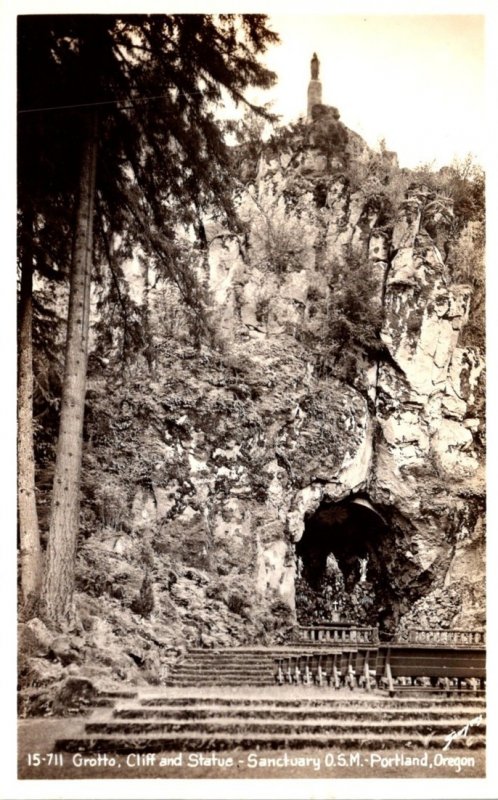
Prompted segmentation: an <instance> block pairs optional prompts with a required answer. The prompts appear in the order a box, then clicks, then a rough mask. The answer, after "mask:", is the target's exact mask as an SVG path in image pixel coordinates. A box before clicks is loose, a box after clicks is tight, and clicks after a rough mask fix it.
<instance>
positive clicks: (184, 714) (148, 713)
mask: <svg viewBox="0 0 498 800" xmlns="http://www.w3.org/2000/svg"><path fill="white" fill-rule="evenodd" d="M450 712H451V714H452V715H453V716H456V715H459V716H460V717H464V716H465V718H466V719H467V718H469V719H472V718H474V717H476V716H479V714H481V715H482V714H483V710H482V709H479V708H467V707H465V708H463V709H461V710H460V709H459V708H458V707H456V708H453V707H451V708H450V709H446V708H432V709H431V708H428V709H424V710H419V709H416V708H397V709H396V708H391V709H385V708H382V707H376V706H373V707H364V708H354V707H353V708H352V707H351V706H350V705H339V704H338V705H334V706H329V707H327V708H317V707H316V706H309V705H295V706H293V707H292V708H277V707H275V706H272V705H266V706H259V707H248V706H241V705H233V706H216V705H212V706H196V707H195V708H188V707H185V706H181V705H180V706H179V705H173V706H169V707H163V708H161V707H159V708H154V707H153V706H149V707H143V706H136V707H125V708H116V709H114V712H113V715H112V716H113V718H114V719H162V720H165V721H166V720H168V719H171V718H175V719H198V720H203V719H209V718H211V717H219V716H225V717H238V718H240V719H258V718H261V719H266V718H268V717H269V718H271V719H306V718H317V719H320V718H336V719H341V718H342V717H344V716H345V715H346V716H347V717H348V718H354V719H365V720H366V721H367V722H369V721H370V720H372V719H376V718H377V717H379V718H382V719H422V720H431V719H434V720H437V719H447V717H448V713H450Z"/></svg>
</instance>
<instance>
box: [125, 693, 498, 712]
mask: <svg viewBox="0 0 498 800" xmlns="http://www.w3.org/2000/svg"><path fill="white" fill-rule="evenodd" d="M278 688H279V687H275V689H278ZM296 688H299V690H300V691H302V692H306V691H311V687H310V689H307V688H306V687H296ZM265 691H266V690H265ZM319 691H320V692H321V691H323V690H319ZM339 691H340V690H339ZM341 698H342V699H343V700H344V699H346V698H347V704H348V707H349V708H352V707H353V706H355V707H361V706H363V707H365V708H372V707H374V706H377V707H379V706H380V707H382V708H385V709H391V708H419V709H421V710H422V709H425V708H444V709H448V708H451V709H452V710H453V709H455V708H456V707H458V709H462V708H471V709H476V710H482V709H484V708H485V705H486V704H485V701H484V699H483V698H478V697H477V698H475V697H474V698H465V699H461V700H459V699H451V698H450V699H448V698H446V697H445V698H440V697H413V696H411V697H386V696H385V695H380V694H379V695H368V694H366V693H362V694H354V693H352V694H351V695H350V694H349V692H348V693H347V694H340V693H339V692H337V693H335V690H334V689H331V690H330V692H327V690H325V691H324V694H323V696H322V695H321V694H320V696H316V695H315V697H304V696H301V697H292V698H285V697H283V698H276V697H275V696H274V694H272V696H271V697H269V696H267V697H252V696H245V697H244V696H241V695H240V694H238V693H237V694H234V695H233V696H232V697H229V696H227V695H220V694H218V695H213V696H212V697H203V696H198V697H195V696H193V695H185V696H172V695H167V694H166V695H161V694H151V695H150V696H142V697H139V700H138V702H139V703H140V705H141V706H171V705H181V706H186V707H188V706H195V707H196V708H200V707H202V706H203V705H204V706H205V707H208V708H210V707H211V706H212V705H220V706H232V705H234V704H235V705H244V706H254V707H258V706H265V705H272V706H273V707H278V708H289V707H294V706H299V705H300V704H302V703H305V704H306V705H309V706H317V707H319V708H323V707H324V706H326V705H333V706H336V705H337V703H338V702H339V701H340V699H341Z"/></svg>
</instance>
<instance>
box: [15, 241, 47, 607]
mask: <svg viewBox="0 0 498 800" xmlns="http://www.w3.org/2000/svg"><path fill="white" fill-rule="evenodd" d="M31 227H32V226H31ZM29 234H31V235H32V230H30V231H29ZM32 290H33V260H32V257H31V254H30V253H29V252H27V253H23V257H22V272H21V291H20V297H19V317H18V321H19V345H18V346H19V378H18V387H17V389H18V394H17V398H18V400H17V402H18V419H17V480H18V510H19V533H20V546H21V591H22V599H23V603H24V608H25V610H26V611H27V610H29V609H32V608H33V607H34V605H35V603H36V601H37V600H38V596H39V592H40V584H41V574H42V556H41V547H40V532H39V529H38V513H37V510H36V495H35V459H34V450H33V340H32V327H33V294H32Z"/></svg>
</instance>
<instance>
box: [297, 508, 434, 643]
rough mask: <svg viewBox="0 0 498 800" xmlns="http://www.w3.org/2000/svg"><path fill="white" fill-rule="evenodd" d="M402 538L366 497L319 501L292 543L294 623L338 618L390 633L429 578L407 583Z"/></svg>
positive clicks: (318, 622)
mask: <svg viewBox="0 0 498 800" xmlns="http://www.w3.org/2000/svg"><path fill="white" fill-rule="evenodd" d="M404 538H405V537H404V535H403V534H402V533H401V531H400V530H399V529H398V530H395V529H394V528H393V527H392V525H391V524H389V522H388V521H387V519H386V517H385V516H384V513H383V512H382V511H379V510H377V509H376V508H374V506H373V505H372V504H371V503H370V502H369V500H368V499H367V498H364V497H349V498H348V499H346V500H343V501H341V502H340V503H331V502H328V503H327V502H323V503H322V504H321V505H320V506H319V508H318V509H317V510H316V511H315V513H314V514H312V515H310V516H309V517H308V518H307V519H306V520H305V529H304V534H303V537H302V539H301V540H300V541H299V542H298V543H297V544H296V556H297V576H296V612H297V621H298V623H299V624H301V625H317V624H320V623H324V622H328V623H330V622H333V621H341V622H350V623H353V624H356V625H378V626H379V629H380V631H381V632H382V633H383V634H391V633H393V632H394V631H395V628H396V623H397V621H398V618H399V616H400V613H403V612H404V611H406V610H408V608H409V606H410V603H411V602H413V599H415V597H417V596H420V595H421V594H423V593H424V589H425V591H426V590H427V584H428V579H429V576H427V575H426V576H424V579H423V580H422V582H421V583H419V582H418V581H416V584H418V585H414V584H413V583H412V579H413V578H415V576H414V575H413V572H412V569H413V567H412V564H409V563H408V562H407V561H406V559H405V557H404V551H405V550H406V546H405V547H404V546H403V539H404ZM410 568H411V569H410ZM410 572H412V575H411V576H410V574H409V573H410ZM410 584H411V585H410ZM409 587H410V588H409Z"/></svg>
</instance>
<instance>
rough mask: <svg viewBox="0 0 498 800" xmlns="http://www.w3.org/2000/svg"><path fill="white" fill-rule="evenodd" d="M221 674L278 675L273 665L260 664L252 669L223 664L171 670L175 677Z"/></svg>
mask: <svg viewBox="0 0 498 800" xmlns="http://www.w3.org/2000/svg"><path fill="white" fill-rule="evenodd" d="M219 672H223V673H225V672H227V673H229V674H230V673H234V674H239V673H243V674H247V675H254V674H257V673H258V672H266V673H269V674H270V675H274V674H275V673H276V670H274V669H273V667H272V666H271V664H270V665H268V666H265V665H264V664H263V665H261V664H258V666H257V667H251V666H248V665H247V664H236V665H235V666H234V665H231V664H223V665H221V666H220V667H202V666H200V667H197V666H195V667H192V666H191V665H190V664H182V665H181V666H178V667H174V668H173V669H172V670H171V673H172V674H175V675H177V674H179V673H185V674H189V675H203V674H206V673H208V674H211V675H216V674H217V673H219Z"/></svg>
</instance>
